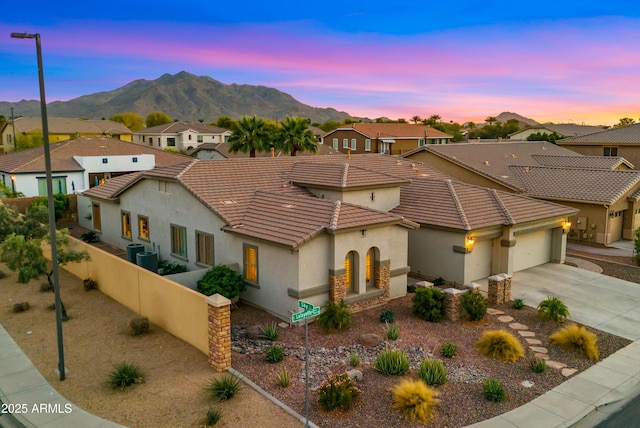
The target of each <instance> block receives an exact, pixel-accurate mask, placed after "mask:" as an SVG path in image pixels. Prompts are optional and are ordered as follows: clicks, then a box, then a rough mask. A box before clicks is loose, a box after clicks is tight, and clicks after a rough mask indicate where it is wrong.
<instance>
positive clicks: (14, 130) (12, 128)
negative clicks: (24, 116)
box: [11, 107, 18, 190]
mask: <svg viewBox="0 0 640 428" xmlns="http://www.w3.org/2000/svg"><path fill="white" fill-rule="evenodd" d="M11 130H12V131H13V151H14V152H16V151H18V142H17V141H16V118H15V117H14V116H13V107H11ZM14 190H15V189H14Z"/></svg>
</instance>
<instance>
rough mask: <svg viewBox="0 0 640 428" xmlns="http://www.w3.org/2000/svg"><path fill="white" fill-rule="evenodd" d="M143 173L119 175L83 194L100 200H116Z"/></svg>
mask: <svg viewBox="0 0 640 428" xmlns="http://www.w3.org/2000/svg"><path fill="white" fill-rule="evenodd" d="M140 176H142V172H132V173H131V174H125V175H119V176H117V177H114V178H111V179H109V180H106V181H105V182H104V184H102V185H100V186H95V187H92V188H90V189H87V190H85V191H84V192H82V194H83V195H86V196H91V197H94V198H98V199H106V200H116V199H117V198H118V195H119V194H120V193H122V191H123V190H124V189H126V188H128V187H130V186H131V185H132V184H133V183H134V182H136V181H137V180H138V179H139V178H140Z"/></svg>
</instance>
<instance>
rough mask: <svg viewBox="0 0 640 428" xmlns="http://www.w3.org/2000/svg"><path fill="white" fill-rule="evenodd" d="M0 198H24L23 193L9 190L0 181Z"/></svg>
mask: <svg viewBox="0 0 640 428" xmlns="http://www.w3.org/2000/svg"><path fill="white" fill-rule="evenodd" d="M0 197H1V198H22V197H24V193H22V192H16V191H15V190H13V189H11V188H10V187H9V186H7V185H6V184H4V182H3V181H0Z"/></svg>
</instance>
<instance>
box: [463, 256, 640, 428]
mask: <svg viewBox="0 0 640 428" xmlns="http://www.w3.org/2000/svg"><path fill="white" fill-rule="evenodd" d="M480 284H481V285H483V287H484V290H486V286H487V282H486V280H485V281H481V282H480ZM511 295H512V297H513V298H521V299H523V300H524V301H525V304H527V305H528V306H532V307H535V306H537V304H538V303H539V302H540V301H542V300H544V299H545V298H546V297H547V296H555V297H559V298H560V299H562V301H563V302H564V303H565V304H566V305H567V306H568V307H569V310H570V312H571V319H572V320H574V321H576V322H579V323H582V324H585V325H588V326H591V327H594V328H597V329H599V330H602V331H606V332H608V333H612V334H615V335H617V336H620V337H624V338H627V339H630V340H633V341H634V342H633V343H632V344H631V345H629V346H627V347H626V348H623V349H621V350H620V351H618V352H616V353H615V354H613V355H611V356H609V357H608V358H606V359H605V360H603V361H601V362H599V363H597V364H595V365H594V366H592V367H590V368H589V369H587V370H585V371H583V372H581V373H579V374H577V375H576V376H574V377H572V378H571V379H569V380H568V381H566V382H564V383H563V384H561V385H559V386H558V387H556V388H554V389H553V390H551V391H549V392H547V393H545V394H543V395H541V396H540V397H538V398H536V399H535V400H533V401H531V402H529V403H527V404H526V405H524V406H521V407H518V408H517V409H514V410H512V411H510V412H507V413H504V414H502V415H500V416H497V417H495V418H492V419H489V420H486V421H483V422H480V423H477V424H474V425H471V426H472V427H476V428H489V427H491V428H507V427H509V428H542V427H550V428H552V427H553V428H555V427H571V426H574V427H592V426H595V425H597V423H599V422H600V421H602V420H604V419H605V418H606V417H607V416H608V415H609V414H611V413H613V412H615V411H617V410H619V409H620V407H622V406H623V405H624V404H625V403H626V402H628V401H629V400H631V399H633V398H635V397H636V396H638V395H640V284H635V283H631V282H627V281H622V280H620V279H617V278H612V277H609V276H605V275H601V274H598V273H595V272H590V271H586V270H582V269H578V268H575V267H572V266H567V265H561V264H552V263H550V264H545V265H542V266H537V267H535V268H531V269H527V270H525V271H522V272H517V273H516V274H515V275H514V276H513V278H512V283H511Z"/></svg>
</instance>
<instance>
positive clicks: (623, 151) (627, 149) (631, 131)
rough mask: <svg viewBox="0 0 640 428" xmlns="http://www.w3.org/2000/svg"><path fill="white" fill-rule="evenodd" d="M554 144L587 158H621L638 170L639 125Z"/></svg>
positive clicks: (570, 138) (639, 150)
mask: <svg viewBox="0 0 640 428" xmlns="http://www.w3.org/2000/svg"><path fill="white" fill-rule="evenodd" d="M556 144H557V145H559V146H561V147H564V148H566V149H569V150H572V151H574V152H576V153H580V154H582V155H587V156H621V157H623V158H625V159H627V160H628V161H629V162H631V163H632V164H633V165H635V168H640V123H637V124H635V125H629V126H624V127H620V128H611V129H608V130H606V131H602V130H600V132H597V133H594V134H589V135H583V136H578V137H569V138H565V139H562V140H558V141H556Z"/></svg>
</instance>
